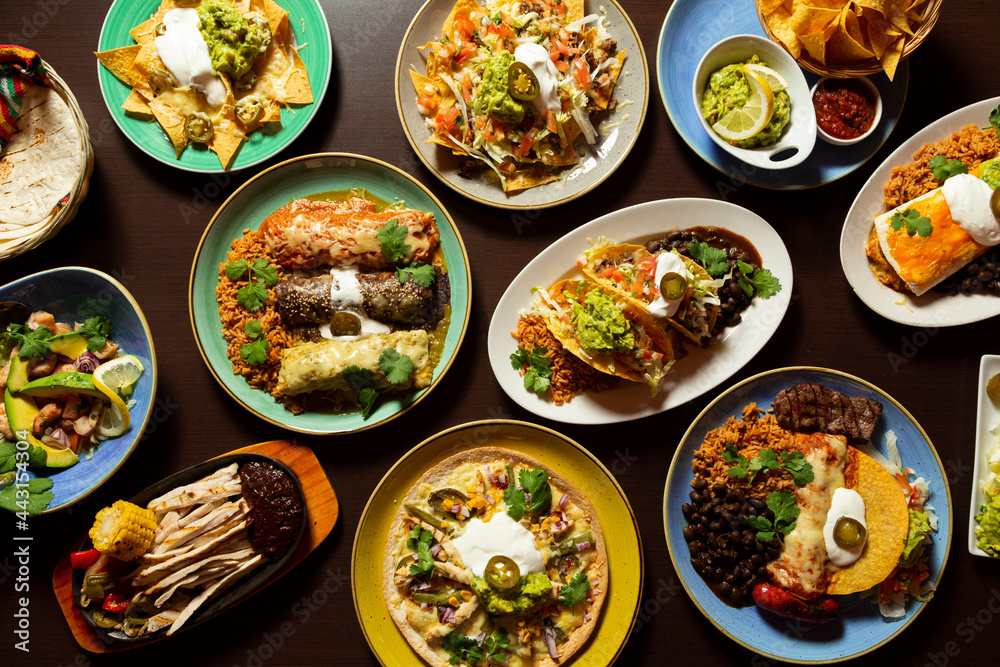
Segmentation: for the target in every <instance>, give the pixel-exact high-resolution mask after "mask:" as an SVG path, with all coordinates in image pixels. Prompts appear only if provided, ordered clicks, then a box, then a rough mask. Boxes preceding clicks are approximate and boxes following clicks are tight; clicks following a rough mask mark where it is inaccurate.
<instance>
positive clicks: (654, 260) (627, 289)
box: [579, 241, 722, 345]
mask: <svg viewBox="0 0 1000 667" xmlns="http://www.w3.org/2000/svg"><path fill="white" fill-rule="evenodd" d="M579 264H580V268H581V269H582V270H583V272H584V274H585V275H587V276H588V277H589V278H591V279H592V280H594V281H596V282H599V283H601V284H602V285H604V286H606V287H608V288H610V289H612V290H614V291H615V292H616V293H617V294H618V295H619V296H620V297H621V298H623V299H627V300H628V301H629V302H631V303H632V304H634V305H635V306H636V307H638V308H641V309H642V310H643V311H645V312H646V313H649V314H650V315H652V316H653V317H655V318H656V320H654V322H655V325H656V326H662V324H661V323H662V322H666V323H667V324H669V325H670V326H671V327H673V328H674V329H676V330H677V331H679V332H681V333H682V334H684V335H685V336H686V337H687V338H689V339H691V340H692V341H694V342H695V343H698V344H699V345H706V344H708V342H709V339H710V338H711V335H712V328H713V327H714V326H715V321H716V319H717V318H718V316H719V304H720V301H719V286H720V285H721V284H722V281H721V280H713V278H712V276H711V275H710V274H709V273H708V271H706V270H705V269H704V267H702V266H701V265H700V264H698V263H697V262H695V261H694V260H692V259H690V258H689V257H684V256H683V255H681V254H679V253H677V252H675V251H670V252H662V253H660V254H658V255H653V254H651V253H650V252H649V251H648V250H646V248H644V247H643V246H641V245H634V244H630V243H620V244H617V245H607V244H606V243H603V242H601V241H599V242H598V243H597V245H595V246H594V248H592V249H591V250H589V251H588V252H587V253H586V254H585V255H584V256H583V258H581V260H580V262H579ZM667 274H674V275H675V277H676V279H677V280H676V283H675V285H674V286H675V287H677V288H679V291H678V292H677V294H676V295H673V298H668V296H669V295H663V294H661V293H660V281H661V279H662V278H663V276H665V275H667Z"/></svg>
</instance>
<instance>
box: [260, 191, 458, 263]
mask: <svg viewBox="0 0 1000 667" xmlns="http://www.w3.org/2000/svg"><path fill="white" fill-rule="evenodd" d="M393 220H395V221H396V223H397V224H399V225H400V226H401V227H402V228H404V229H405V230H406V237H405V239H403V241H402V242H401V243H398V244H396V246H397V247H398V249H399V251H400V255H399V257H398V258H394V260H390V259H389V258H388V257H386V256H385V254H383V252H382V242H381V240H380V239H379V238H378V232H379V230H380V229H382V228H383V227H385V226H386V225H387V224H389V223H391V222H392V221H393ZM260 230H261V231H262V232H263V233H264V241H265V242H266V243H267V245H268V247H269V248H270V249H271V250H273V251H274V253H275V255H276V257H277V260H278V263H279V264H281V265H282V266H286V267H289V268H293V269H313V268H316V267H319V266H344V265H360V266H367V267H370V268H373V269H380V270H382V269H388V268H391V267H392V266H394V265H395V264H396V263H403V264H408V263H411V262H429V261H430V260H431V259H432V258H433V256H434V251H435V250H436V249H437V247H438V245H439V243H440V241H441V235H440V233H439V232H438V228H437V225H436V224H435V222H434V216H433V215H432V214H430V213H425V212H423V211H417V210H414V209H410V208H400V209H387V210H383V211H379V210H378V208H377V207H376V206H375V203H374V202H372V201H371V200H368V199H364V198H361V197H352V198H350V199H348V200H346V201H336V202H332V201H314V200H312V199H296V200H295V201H293V202H292V203H291V204H288V205H287V206H282V207H281V208H279V209H278V210H277V211H275V212H274V213H272V214H271V215H269V216H267V218H265V220H264V222H263V223H261V226H260Z"/></svg>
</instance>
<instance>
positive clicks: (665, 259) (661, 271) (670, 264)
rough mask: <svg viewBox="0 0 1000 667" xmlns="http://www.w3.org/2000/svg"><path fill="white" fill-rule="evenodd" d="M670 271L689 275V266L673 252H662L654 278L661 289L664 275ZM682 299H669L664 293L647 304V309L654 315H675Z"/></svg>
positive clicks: (657, 260) (658, 258) (657, 259)
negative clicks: (665, 297)
mask: <svg viewBox="0 0 1000 667" xmlns="http://www.w3.org/2000/svg"><path fill="white" fill-rule="evenodd" d="M668 273H679V274H681V275H682V276H687V267H686V266H685V265H684V260H682V259H681V258H680V257H678V256H677V255H675V254H674V253H672V252H662V253H660V254H659V255H657V256H656V273H655V278H654V280H655V281H656V283H655V284H656V287H657V289H659V287H660V281H661V280H663V276H665V275H667V274H668ZM681 299H683V297H681V298H680V299H670V300H669V301H668V300H667V299H664V298H663V295H662V294H661V295H660V296H658V297H656V300H654V301H653V303H651V304H649V306H647V308H646V310H648V311H649V314H650V315H652V316H653V317H673V315H674V313H676V312H677V309H678V308H679V307H680V305H681Z"/></svg>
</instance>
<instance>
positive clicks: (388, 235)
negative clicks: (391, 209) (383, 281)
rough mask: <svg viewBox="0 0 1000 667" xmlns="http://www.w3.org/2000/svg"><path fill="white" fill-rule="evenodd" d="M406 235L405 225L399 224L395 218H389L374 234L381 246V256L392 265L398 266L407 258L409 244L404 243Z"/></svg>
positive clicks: (407, 231)
mask: <svg viewBox="0 0 1000 667" xmlns="http://www.w3.org/2000/svg"><path fill="white" fill-rule="evenodd" d="M408 234H409V230H408V229H407V227H406V225H401V224H399V220H398V219H396V218H390V219H389V221H388V222H386V223H385V224H384V225H382V226H381V227H379V230H378V232H376V233H375V238H377V239H378V242H379V243H380V244H381V248H382V254H383V255H385V257H386V259H388V260H389V261H390V262H392V263H393V264H398V263H399V262H401V261H403V260H404V259H406V258H407V257H408V256H409V254H410V244H409V243H407V242H406V237H407V235H408Z"/></svg>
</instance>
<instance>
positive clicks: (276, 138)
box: [97, 0, 332, 174]
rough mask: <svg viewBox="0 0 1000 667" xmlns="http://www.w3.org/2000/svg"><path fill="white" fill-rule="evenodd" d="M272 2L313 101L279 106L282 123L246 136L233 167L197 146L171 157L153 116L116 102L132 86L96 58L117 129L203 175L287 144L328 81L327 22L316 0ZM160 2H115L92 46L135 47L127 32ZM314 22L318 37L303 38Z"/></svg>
mask: <svg viewBox="0 0 1000 667" xmlns="http://www.w3.org/2000/svg"><path fill="white" fill-rule="evenodd" d="M276 1H277V2H278V4H279V5H280V6H281V7H282V8H284V9H285V10H286V11H288V12H289V16H288V18H289V25H290V26H291V28H292V33H293V35H294V36H295V40H296V42H297V43H299V44H303V45H304V46H303V47H302V48H300V50H299V56H300V57H301V58H302V62H303V63H305V66H306V72H307V73H308V74H309V85H310V87H311V88H312V92H313V101H312V104H305V105H295V107H289V108H286V109H284V110H282V113H281V123H282V126H283V127H282V129H281V130H280V131H278V132H277V133H276V134H271V135H265V134H264V133H263V132H261V131H257V132H253V133H252V134H250V135H249V136H248V137H247V139H246V140H245V141H244V142H243V145H242V146H240V148H239V150H238V151H237V153H236V156H235V157H234V158H233V161H232V165H231V166H230V167H229V169H228V170H227V169H224V168H223V167H222V163H221V162H219V157H218V156H217V155H216V154H215V153H213V152H212V151H210V150H207V149H203V148H199V147H198V146H188V147H187V148H186V149H185V150H184V152H183V153H181V156H180V158H177V157H175V154H174V147H173V145H172V144H171V143H170V139H169V138H168V137H167V135H166V133H165V132H164V131H163V128H161V127H160V126H159V124H158V123H157V122H156V121H155V120H154V121H149V122H147V121H144V120H141V119H139V118H134V117H131V116H129V115H128V114H126V113H125V111H123V110H122V108H121V105H122V103H124V102H125V99H126V98H127V97H128V95H129V92H130V91H131V88H130V87H129V86H128V85H127V84H125V83H123V82H122V81H119V80H118V78H117V77H116V76H115V75H114V74H112V73H111V72H109V71H108V70H107V68H105V67H104V66H103V65H101V63H100V62H98V63H97V79H98V82H99V83H100V86H101V97H103V98H104V103H105V104H106V105H107V107H108V111H109V112H110V114H111V118H112V120H114V121H115V124H116V125H118V128H119V129H120V130H121V131H122V133H123V134H124V135H125V136H126V137H128V139H129V140H130V141H131V142H132V143H133V144H135V145H136V147H138V148H139V150H141V151H142V152H144V153H146V154H147V155H149V156H150V157H152V158H153V159H154V160H157V161H159V162H162V163H163V164H166V165H170V166H171V167H176V168H178V169H183V170H185V171H193V172H199V173H204V174H213V173H221V172H225V171H236V170H239V169H245V168H247V167H252V166H253V165H255V164H260V163H261V162H263V161H265V160H267V159H269V158H271V157H273V156H275V155H277V154H278V153H279V152H281V151H282V150H284V149H285V148H287V147H288V145H289V144H291V143H292V142H293V141H294V140H295V139H296V138H297V137H298V136H299V135H300V134H301V133H302V132H303V131H304V130H305V129H306V127H307V126H308V125H309V123H310V121H312V119H313V117H314V116H315V115H316V111H317V109H318V107H319V105H320V103H321V102H322V101H323V97H324V96H325V95H326V89H327V86H329V84H330V72H331V63H332V57H331V46H330V45H331V42H330V26H329V25H328V23H327V20H326V14H324V13H323V7H322V6H320V4H319V1H318V0H276ZM159 6H160V2H159V0H115V1H114V3H112V5H111V7H110V8H108V13H107V16H105V18H104V24H103V25H102V26H101V35H100V38H99V39H98V43H97V44H98V48H97V50H98V51H107V50H109V49H117V48H121V47H123V46H132V45H134V44H135V40H134V39H132V37H131V35H129V31H130V30H132V28H134V27H135V26H136V25H139V23H142V22H143V21H145V20H146V18H144V17H148V16H150V15H152V14H154V13H155V12H156V9H157V8H158V7H159ZM303 21H304V22H305V23H304V28H303ZM316 25H318V26H320V31H321V34H320V36H319V37H320V38H319V39H315V40H313V39H307V37H308V36H309V34H310V29H314V28H313V26H316Z"/></svg>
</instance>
